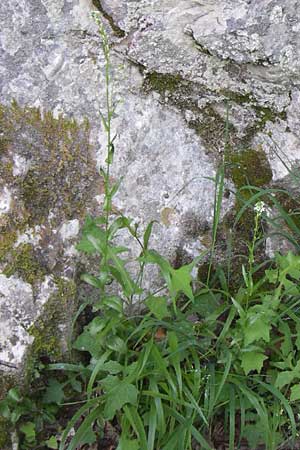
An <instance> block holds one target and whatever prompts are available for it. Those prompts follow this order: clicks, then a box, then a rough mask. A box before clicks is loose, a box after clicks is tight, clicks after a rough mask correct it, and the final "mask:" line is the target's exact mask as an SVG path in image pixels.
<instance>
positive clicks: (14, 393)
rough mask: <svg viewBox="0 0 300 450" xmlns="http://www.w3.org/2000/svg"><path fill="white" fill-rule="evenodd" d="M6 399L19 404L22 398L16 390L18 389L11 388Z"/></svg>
mask: <svg viewBox="0 0 300 450" xmlns="http://www.w3.org/2000/svg"><path fill="white" fill-rule="evenodd" d="M7 398H8V399H9V400H12V401H13V402H16V403H18V402H20V401H21V400H22V396H21V394H20V392H19V390H18V388H12V389H10V390H9V391H8V393H7Z"/></svg>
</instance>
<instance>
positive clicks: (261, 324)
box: [244, 315, 271, 345]
mask: <svg viewBox="0 0 300 450" xmlns="http://www.w3.org/2000/svg"><path fill="white" fill-rule="evenodd" d="M249 322H250V323H249ZM249 322H248V325H247V326H246V328H245V329H244V342H245V345H249V344H251V343H252V342H254V341H259V340H260V339H263V340H264V341H265V342H269V341H270V328H271V325H270V324H268V323H266V321H264V319H263V318H262V317H260V316H259V315H256V316H252V317H251V318H250V321H249Z"/></svg>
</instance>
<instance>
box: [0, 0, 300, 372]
mask: <svg viewBox="0 0 300 450" xmlns="http://www.w3.org/2000/svg"><path fill="white" fill-rule="evenodd" d="M97 7H98V8H99V10H100V11H101V12H102V14H103V17H104V19H103V20H104V22H105V24H106V26H107V30H108V32H109V34H110V38H111V42H112V45H113V49H112V66H113V68H114V72H115V79H116V81H115V87H114V91H115V95H116V98H117V99H121V100H122V101H121V102H120V103H119V105H118V108H117V110H116V114H115V118H114V124H113V126H114V131H115V132H116V133H117V138H116V141H115V144H116V156H115V162H114V166H113V169H112V176H113V177H114V178H120V177H123V182H122V185H121V189H120V192H119V193H118V195H117V197H116V199H115V203H114V207H115V208H117V209H119V210H122V211H123V212H125V213H126V214H129V215H130V216H132V217H133V218H134V220H135V221H137V222H140V223H141V226H142V227H143V226H145V224H146V223H147V222H148V221H149V220H153V219H156V220H158V222H159V225H156V226H155V229H154V230H155V233H154V236H153V241H152V245H153V246H154V247H156V248H157V249H159V250H160V251H162V252H163V253H164V254H165V255H167V256H169V257H170V258H173V259H174V258H176V257H177V258H178V255H180V258H183V259H184V258H190V257H192V256H193V255H195V254H197V253H199V251H201V250H203V249H205V248H207V247H208V245H209V232H210V228H211V224H212V217H213V196H214V186H213V182H212V181H211V180H210V179H209V178H212V177H213V176H214V174H215V171H216V168H217V166H218V164H219V162H220V160H221V158H222V156H223V153H224V143H225V136H226V129H227V128H228V129H229V134H228V139H229V144H230V148H231V153H232V154H231V156H230V161H231V162H233V163H234V164H235V165H236V166H237V165H238V163H237V161H238V158H239V156H238V155H239V153H238V152H239V151H240V150H244V153H243V156H242V158H243V161H242V162H241V163H240V166H242V167H244V169H243V170H244V171H246V172H247V159H246V156H249V157H250V161H251V164H252V161H253V160H254V159H255V157H257V159H259V155H262V154H263V153H262V152H265V154H266V156H267V158H265V157H262V158H261V162H260V163H259V168H260V171H259V172H260V173H259V177H256V178H257V180H258V181H259V183H260V185H262V186H263V185H264V184H265V183H269V182H270V178H271V177H272V178H273V179H272V181H273V183H281V182H283V183H285V185H288V183H287V181H286V180H287V179H286V178H285V177H287V176H288V170H287V167H286V162H287V161H288V165H291V166H295V165H297V163H298V162H299V160H300V141H299V140H300V122H299V117H300V102H299V99H300V93H299V75H300V67H299V51H300V41H299V39H298V36H299V30H300V2H299V1H296V0H287V1H285V2H282V1H279V0H252V1H250V0H249V1H248V0H235V1H234V0H226V1H223V0H222V1H221V0H209V1H205V2H202V1H200V0H139V1H132V0H131V1H130V0H113V1H108V0H94V5H93V2H92V1H91V0H72V1H71V0H51V1H48V0H18V1H16V0H14V1H10V2H9V3H8V4H7V3H5V4H4V2H2V4H1V6H0V20H1V23H2V27H1V31H0V52H1V66H0V73H1V77H0V91H1V98H2V102H3V103H4V104H5V105H10V103H11V101H12V100H13V99H15V100H16V101H17V104H18V105H19V106H17V105H14V106H13V107H8V108H5V107H4V108H2V110H1V117H0V126H1V135H0V158H1V164H0V173H1V181H0V227H1V233H2V234H1V239H0V269H1V271H2V273H3V275H1V277H2V278H1V280H2V285H3V290H4V292H7V289H8V288H9V286H10V285H11V284H13V286H15V287H14V289H12V290H11V294H9V293H8V295H6V294H2V296H3V297H2V298H3V299H4V301H3V302H1V304H0V307H1V321H2V323H3V327H4V328H5V329H6V330H7V331H6V332H5V333H6V334H5V333H4V334H3V336H4V335H6V336H7V339H6V340H5V342H6V344H5V343H4V338H2V341H1V346H2V347H1V352H3V353H1V354H2V356H1V354H0V358H1V359H2V358H3V359H5V358H8V359H9V361H7V362H11V363H12V362H13V361H15V363H16V364H17V365H19V363H21V359H22V355H23V353H24V351H25V346H26V345H27V344H29V343H32V345H33V346H34V345H35V344H34V342H36V343H37V342H39V338H38V336H37V333H35V332H33V328H32V324H34V323H39V320H40V319H38V318H39V317H41V316H43V314H44V313H45V310H46V309H47V304H49V302H50V304H51V302H53V301H61V300H63V298H64V295H63V293H64V292H65V293H66V295H67V298H68V300H67V304H68V307H70V308H71V309H72V307H71V303H70V297H72V296H73V297H74V289H73V288H74V285H73V284H72V283H73V281H72V280H73V277H74V273H75V271H76V261H77V253H76V250H75V248H74V243H75V241H76V236H77V233H78V231H79V228H80V224H81V222H82V219H83V217H84V215H85V213H86V212H87V211H94V212H99V211H101V206H102V202H103V190H102V189H101V183H100V180H99V178H98V176H97V174H96V170H95V167H96V165H97V166H98V167H99V165H100V164H103V162H104V159H105V139H104V133H103V131H102V130H101V129H100V116H99V110H100V109H101V110H104V108H105V95H104V90H105V85H104V73H103V64H104V60H103V55H102V53H101V46H100V38H99V36H98V34H97V27H96V25H95V24H94V23H93V22H92V20H91V18H90V12H91V11H92V10H93V9H96V8H97ZM279 36H280V39H279V38H278V37H279ZM120 64H121V65H123V68H122V69H120V68H119V66H120ZM23 107H26V108H25V109H24V108H23ZM29 107H35V108H40V109H41V111H42V115H41V116H40V115H39V113H38V111H37V110H35V109H30V108H29ZM49 111H51V112H52V113H53V116H52V115H51V114H49V113H48V112H49ZM60 114H63V115H64V117H65V119H63V118H62V117H60V118H59V115H60ZM227 116H228V119H229V126H227V124H226V121H227ZM71 118H76V119H77V121H79V123H81V125H78V123H75V122H73V121H72V120H70V119H71ZM84 118H88V119H89V121H90V133H89V129H88V127H87V126H85V125H83V120H84ZM90 144H91V145H90ZM236 155H237V156H236ZM278 155H279V156H280V158H278ZM96 161H97V163H96ZM261 172H265V175H266V176H265V177H263V176H262V175H261ZM234 173H235V171H234V170H231V172H230V174H231V178H232V180H233V181H234V182H235V184H236V185H237V187H239V186H238V183H239V182H240V181H241V180H242V181H243V180H246V175H247V174H242V175H241V176H239V177H238V179H237V177H236V176H235V175H234ZM230 174H229V175H230ZM251 174H254V175H255V170H254V171H253V170H252V171H251ZM254 175H251V176H253V177H254ZM254 178H255V177H254ZM232 180H231V181H230V180H228V186H229V187H230V188H231V189H234V186H233V183H232ZM238 180H240V181H238ZM257 180H255V179H254V182H255V181H257ZM282 180H283V181H282ZM226 194H227V195H226V198H224V212H225V211H226V210H228V209H229V208H230V207H231V206H232V205H233V203H234V199H233V195H230V193H229V191H227V192H226ZM24 260H25V262H24ZM28 265H29V266H30V267H32V268H33V270H31V271H29V270H28ZM150 278H151V275H150ZM45 280H52V281H51V283H53V289H54V294H55V293H56V297H55V295H54V297H53V295H51V296H50V297H51V299H50V300H49V301H48V302H47V304H46V302H44V301H42V300H38V299H41V298H45V297H44V296H43V294H42V293H43V286H44V283H45ZM68 280H69V282H70V283H71V285H70V286H71V287H70V286H69V288H67V284H68ZM22 287H24V298H23V300H22V301H23V303H22V304H24V312H23V313H22V314H21V315H19V313H18V318H17V319H16V320H17V321H15V319H14V314H13V311H14V310H15V309H14V305H15V303H16V298H17V296H18V294H17V293H18V292H19V291H18V289H19V290H20V289H22ZM25 293H26V295H25ZM53 298H56V300H53ZM58 299H59V300H58ZM9 302H10V304H11V306H10V305H9ZM5 305H6V306H5ZM48 312H49V311H48ZM46 315H47V314H46ZM49 317H50V318H52V319H53V320H54V315H53V314H50V316H49ZM4 318H5V319H4ZM52 319H51V320H52ZM56 319H59V320H58V326H61V325H62V323H64V320H65V316H63V315H60V316H59V317H58V318H57V317H56ZM62 320H63V321H62ZM29 323H30V324H31V325H29ZM11 324H13V327H14V330H17V331H14V335H15V336H19V337H20V343H21V344H20V345H21V346H22V351H19V352H16V347H15V345H16V344H13V343H11V340H10V338H11V337H12V336H10V333H9V328H10V327H11V326H12V325H11ZM24 324H25V325H24ZM44 325H45V327H46V328H47V324H44ZM24 327H25V328H24ZM40 328H41V326H40ZM42 328H43V327H42ZM29 329H30V330H31V332H30V333H29ZM22 333H23V334H22ZM32 337H34V339H35V341H33V340H32ZM5 345H6V347H5ZM23 350H24V351H23ZM0 368H1V367H0Z"/></svg>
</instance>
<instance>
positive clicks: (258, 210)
mask: <svg viewBox="0 0 300 450" xmlns="http://www.w3.org/2000/svg"><path fill="white" fill-rule="evenodd" d="M254 211H255V212H256V214H259V215H261V214H262V213H263V212H264V211H266V204H265V202H262V201H260V202H257V203H256V204H255V206H254Z"/></svg>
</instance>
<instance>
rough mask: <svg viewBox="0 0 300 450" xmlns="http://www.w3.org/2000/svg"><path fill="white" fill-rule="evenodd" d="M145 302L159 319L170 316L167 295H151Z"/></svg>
mask: <svg viewBox="0 0 300 450" xmlns="http://www.w3.org/2000/svg"><path fill="white" fill-rule="evenodd" d="M145 303H146V305H147V306H148V308H149V310H150V311H151V313H152V314H153V315H154V316H155V317H156V318H157V319H158V320H162V319H164V318H166V317H170V313H169V310H168V304H167V299H166V297H155V296H154V295H151V296H150V297H149V298H148V300H146V302H145Z"/></svg>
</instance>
